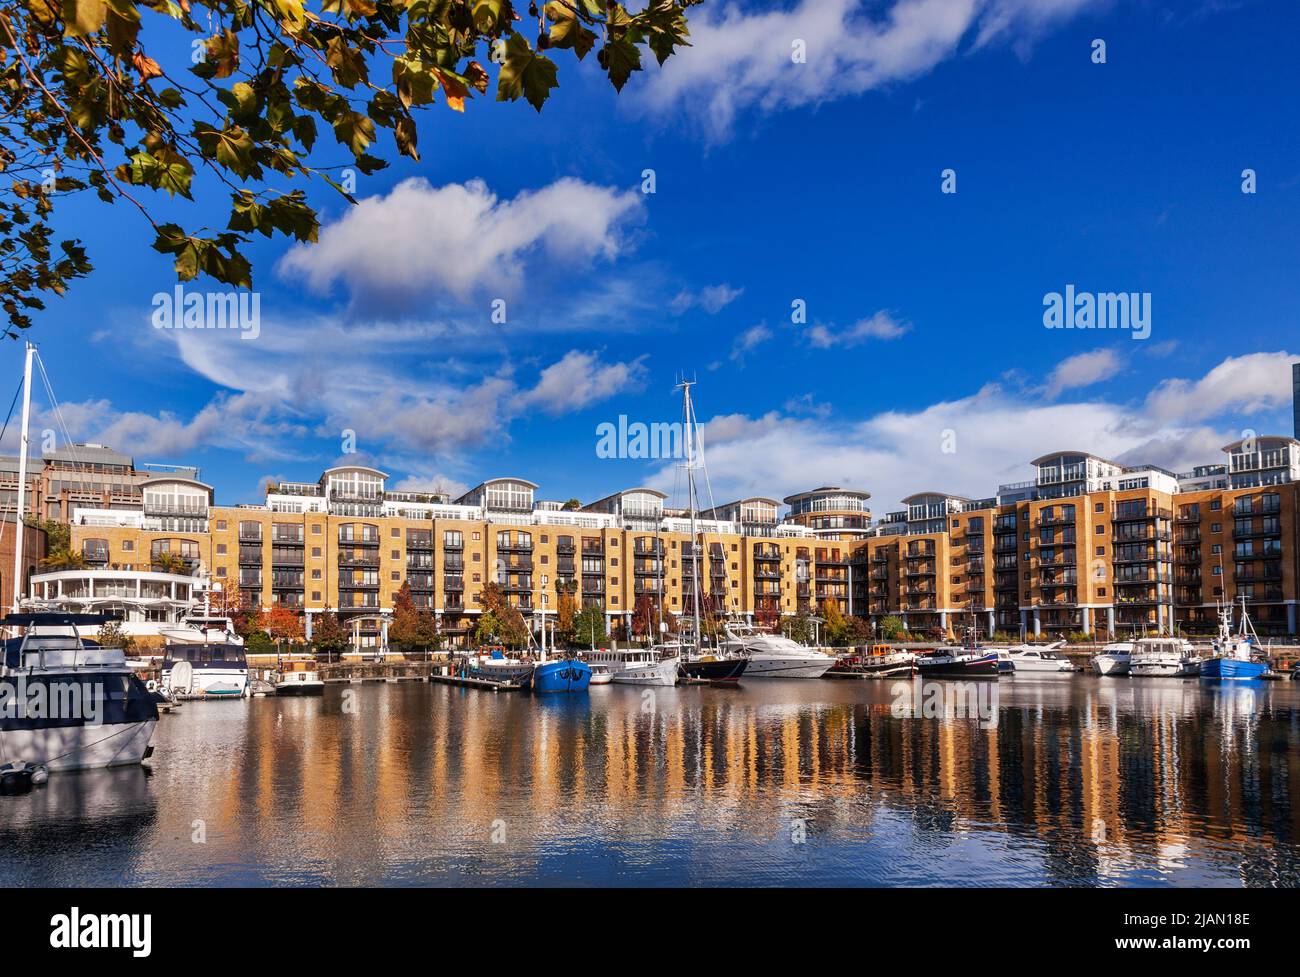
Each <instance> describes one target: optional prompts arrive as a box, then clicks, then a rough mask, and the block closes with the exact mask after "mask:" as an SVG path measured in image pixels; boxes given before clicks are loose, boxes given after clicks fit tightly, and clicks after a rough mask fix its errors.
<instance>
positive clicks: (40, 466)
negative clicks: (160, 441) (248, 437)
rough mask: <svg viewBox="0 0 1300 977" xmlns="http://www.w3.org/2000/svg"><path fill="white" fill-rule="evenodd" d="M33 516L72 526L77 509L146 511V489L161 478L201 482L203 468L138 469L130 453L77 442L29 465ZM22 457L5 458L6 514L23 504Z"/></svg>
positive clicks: (0, 487) (0, 497)
mask: <svg viewBox="0 0 1300 977" xmlns="http://www.w3.org/2000/svg"><path fill="white" fill-rule="evenodd" d="M27 466H28V467H27V477H28V492H27V514H28V515H30V516H35V517H36V518H39V519H53V520H56V521H60V522H67V521H69V519H70V518H71V516H72V512H73V510H74V509H77V508H102V509H120V510H126V511H133V510H140V509H141V508H142V507H143V504H144V495H145V486H146V485H148V484H149V483H151V482H153V481H154V480H155V479H160V478H163V479H165V478H184V479H191V480H196V479H198V477H199V470H198V469H197V468H193V467H188V466H182V465H163V464H142V465H137V464H136V463H135V460H134V459H133V458H131V457H130V456H128V455H124V454H121V453H119V452H117V451H114V450H113V449H112V448H109V447H106V446H104V445H102V444H72V445H68V446H67V447H65V448H55V449H52V450H50V451H47V452H45V453H44V454H43V455H42V456H41V457H40V458H31V457H29V458H28V461H27ZM17 471H18V459H17V458H14V457H5V458H0V512H4V513H6V514H9V515H12V514H13V511H14V508H15V507H16V506H17V504H18V480H17V475H16V473H17Z"/></svg>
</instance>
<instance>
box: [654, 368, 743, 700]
mask: <svg viewBox="0 0 1300 977" xmlns="http://www.w3.org/2000/svg"><path fill="white" fill-rule="evenodd" d="M694 384H695V381H693V380H687V379H686V378H685V377H683V378H682V382H681V383H680V384H678V386H680V387H681V388H682V414H683V421H684V428H685V432H684V437H683V440H684V441H685V443H686V486H687V489H686V493H687V505H688V506H689V507H690V513H691V557H692V558H691V561H690V563H691V609H692V613H691V633H690V641H689V643H685V644H683V643H680V642H677V643H673V644H669V645H662V646H660V648H661V649H662V650H663V652H664V653H665V657H677V658H678V659H679V661H680V667H681V673H682V675H683V676H685V677H686V678H692V679H696V680H704V681H707V682H712V683H715V684H719V685H723V684H725V685H734V684H736V683H738V682H739V681H740V676H741V675H743V674H744V673H745V669H746V667H748V665H749V659H748V658H747V657H745V656H744V655H724V654H721V653H718V654H714V653H712V652H710V651H707V650H706V649H705V648H704V646H703V643H702V641H701V637H700V579H701V574H700V560H701V559H702V558H703V554H704V547H703V546H701V545H700V539H699V535H698V534H697V532H696V528H695V513H696V512H697V511H699V508H700V503H699V493H698V491H697V487H696V484H695V468H696V466H697V464H698V465H700V466H703V464H704V446H703V444H700V451H699V453H698V456H697V453H696V451H695V446H696V444H697V443H699V428H698V426H697V423H696V418H695V405H694V404H692V403H691V387H692V386H694ZM697 457H698V461H697ZM706 478H707V473H706ZM683 555H685V554H683ZM662 599H663V597H662V591H661V592H660V600H661V601H662Z"/></svg>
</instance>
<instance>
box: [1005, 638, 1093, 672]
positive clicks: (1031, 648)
mask: <svg viewBox="0 0 1300 977" xmlns="http://www.w3.org/2000/svg"><path fill="white" fill-rule="evenodd" d="M1059 647H1061V643H1057V644H1054V645H1048V646H1046V647H1039V646H1035V645H1020V646H1019V647H1016V648H1007V649H1005V650H1004V651H1000V652H998V657H999V659H1001V660H1003V661H1009V662H1011V665H1012V667H1013V671H1015V672H1016V673H1018V674H1024V673H1030V674H1033V673H1043V672H1073V671H1076V669H1075V667H1074V663H1073V662H1071V661H1070V659H1068V658H1066V657H1065V656H1064V655H1058V654H1055V653H1054V649H1056V648H1059Z"/></svg>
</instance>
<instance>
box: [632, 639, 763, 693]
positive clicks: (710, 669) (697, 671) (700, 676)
mask: <svg viewBox="0 0 1300 977" xmlns="http://www.w3.org/2000/svg"><path fill="white" fill-rule="evenodd" d="M655 651H657V652H658V653H659V657H660V658H670V657H677V658H680V659H681V666H680V668H681V676H682V677H683V678H690V679H695V680H696V681H704V682H711V683H713V684H715V685H735V684H736V683H738V682H739V681H740V677H741V676H742V675H744V674H745V671H746V670H747V669H748V668H749V659H748V658H747V657H745V656H744V655H737V654H728V653H726V652H723V651H722V650H721V649H717V650H715V649H712V648H707V647H700V648H696V647H695V646H694V645H692V644H691V643H689V642H687V641H671V642H667V643H665V644H661V645H655Z"/></svg>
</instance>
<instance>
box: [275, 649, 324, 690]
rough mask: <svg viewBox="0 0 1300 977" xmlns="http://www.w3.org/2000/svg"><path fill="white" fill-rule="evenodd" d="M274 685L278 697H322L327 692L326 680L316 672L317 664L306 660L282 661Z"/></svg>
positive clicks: (292, 659)
mask: <svg viewBox="0 0 1300 977" xmlns="http://www.w3.org/2000/svg"><path fill="white" fill-rule="evenodd" d="M272 684H273V685H274V686H275V694H276V695H321V694H323V693H324V691H325V680H324V679H322V678H321V677H320V673H319V672H318V671H316V662H315V661H313V660H311V659H305V658H290V659H287V660H284V661H281V662H280V669H279V671H278V672H277V673H276V676H275V681H274V682H273V683H272Z"/></svg>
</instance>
